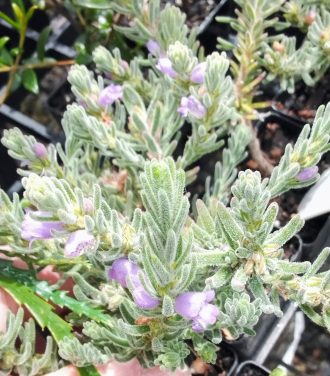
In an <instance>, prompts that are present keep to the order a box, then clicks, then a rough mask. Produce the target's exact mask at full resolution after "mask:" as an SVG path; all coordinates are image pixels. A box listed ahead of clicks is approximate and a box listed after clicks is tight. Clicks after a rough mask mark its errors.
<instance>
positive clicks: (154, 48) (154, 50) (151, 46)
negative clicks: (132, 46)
mask: <svg viewBox="0 0 330 376" xmlns="http://www.w3.org/2000/svg"><path fill="white" fill-rule="evenodd" d="M146 46H147V49H148V51H149V52H150V53H151V54H152V55H155V56H156V55H159V54H160V52H161V49H160V46H159V44H158V43H157V42H156V41H155V40H149V41H148V42H147V44H146Z"/></svg>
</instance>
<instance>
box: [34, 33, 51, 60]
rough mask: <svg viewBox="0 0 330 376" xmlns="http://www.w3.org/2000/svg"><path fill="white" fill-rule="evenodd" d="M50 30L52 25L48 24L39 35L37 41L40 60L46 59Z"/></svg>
mask: <svg viewBox="0 0 330 376" xmlns="http://www.w3.org/2000/svg"><path fill="white" fill-rule="evenodd" d="M50 31H51V27H50V26H47V27H45V28H44V29H43V30H42V31H41V33H40V35H39V39H38V43H37V55H38V59H39V60H44V58H45V46H46V43H47V41H48V37H49V34H50Z"/></svg>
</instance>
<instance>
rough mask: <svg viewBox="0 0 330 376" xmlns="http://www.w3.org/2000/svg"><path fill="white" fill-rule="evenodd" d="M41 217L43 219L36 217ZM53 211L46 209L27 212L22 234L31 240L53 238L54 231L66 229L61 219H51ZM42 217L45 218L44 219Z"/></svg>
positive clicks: (24, 237)
mask: <svg viewBox="0 0 330 376" xmlns="http://www.w3.org/2000/svg"><path fill="white" fill-rule="evenodd" d="M31 214H33V216H35V217H41V219H40V220H39V219H34V218H33V217H32V216H31ZM51 216H52V214H51V213H48V212H44V211H35V212H28V213H26V214H25V217H24V220H23V222H22V227H21V236H22V238H23V239H25V240H29V241H30V242H31V241H33V240H38V239H51V238H53V231H62V230H63V229H64V227H63V223H62V222H60V221H50V220H49V218H50V217H51ZM42 218H45V220H44V221H43V220H42Z"/></svg>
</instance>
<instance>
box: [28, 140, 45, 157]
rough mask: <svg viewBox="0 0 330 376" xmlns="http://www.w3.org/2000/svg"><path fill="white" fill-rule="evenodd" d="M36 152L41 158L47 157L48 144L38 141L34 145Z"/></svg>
mask: <svg viewBox="0 0 330 376" xmlns="http://www.w3.org/2000/svg"><path fill="white" fill-rule="evenodd" d="M32 147H33V151H34V154H35V156H36V157H37V158H39V159H46V158H47V156H48V153H47V149H46V146H45V145H44V144H42V143H41V142H37V143H36V144H34V145H33V146H32Z"/></svg>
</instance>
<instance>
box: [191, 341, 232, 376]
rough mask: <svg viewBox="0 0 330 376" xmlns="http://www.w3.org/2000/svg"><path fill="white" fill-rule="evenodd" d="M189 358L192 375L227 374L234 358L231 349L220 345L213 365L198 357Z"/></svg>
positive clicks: (211, 375) (223, 375)
mask: <svg viewBox="0 0 330 376" xmlns="http://www.w3.org/2000/svg"><path fill="white" fill-rule="evenodd" d="M190 360H191V372H192V374H193V376H227V375H228V372H229V371H230V370H231V369H232V367H233V366H234V364H235V361H236V358H235V355H234V353H233V351H232V350H229V349H228V348H227V347H224V346H221V347H220V350H219V351H218V357H217V360H216V364H214V365H213V364H208V363H205V362H203V361H202V360H201V359H200V358H194V359H193V360H192V359H190ZM188 362H189V360H188Z"/></svg>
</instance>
